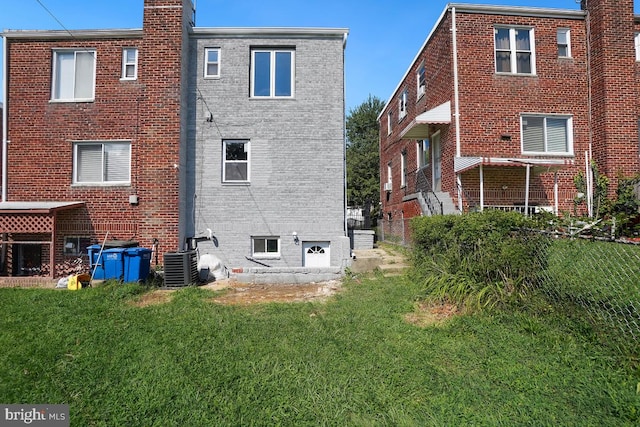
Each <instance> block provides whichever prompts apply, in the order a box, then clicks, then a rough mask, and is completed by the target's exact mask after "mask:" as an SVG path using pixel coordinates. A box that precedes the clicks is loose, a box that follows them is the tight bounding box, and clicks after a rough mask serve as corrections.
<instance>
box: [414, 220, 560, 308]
mask: <svg viewBox="0 0 640 427" xmlns="http://www.w3.org/2000/svg"><path fill="white" fill-rule="evenodd" d="M533 224H534V223H533V221H532V220H531V219H529V218H527V217H524V216H523V215H521V214H519V213H516V212H502V211H498V210H486V211H484V212H476V213H470V214H465V215H460V216H453V215H451V216H433V217H419V218H415V219H414V220H413V222H412V227H413V238H414V241H413V246H414V252H413V255H412V261H413V264H414V267H415V271H416V274H417V275H418V277H419V278H421V279H422V280H424V283H425V286H426V289H425V291H426V292H427V293H428V294H429V295H431V296H432V297H434V298H438V299H443V298H448V299H450V300H453V301H454V302H456V303H458V304H471V305H473V306H475V307H478V308H481V307H486V306H493V305H495V304H499V303H503V302H507V301H508V300H510V299H512V298H521V297H523V296H524V295H525V294H526V293H527V291H528V290H529V289H530V288H531V286H533V285H534V284H535V283H536V281H537V276H538V272H539V271H540V270H541V269H542V268H544V265H541V264H542V262H541V260H544V259H545V258H546V257H545V253H546V246H547V242H548V239H547V238H546V237H544V236H542V235H541V234H539V233H530V232H527V230H529V229H531V228H533Z"/></svg>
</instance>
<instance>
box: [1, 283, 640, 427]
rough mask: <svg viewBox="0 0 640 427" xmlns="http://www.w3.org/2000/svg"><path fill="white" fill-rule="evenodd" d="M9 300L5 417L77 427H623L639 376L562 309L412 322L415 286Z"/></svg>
mask: <svg viewBox="0 0 640 427" xmlns="http://www.w3.org/2000/svg"><path fill="white" fill-rule="evenodd" d="M143 291H144V289H143V288H141V287H139V286H136V285H120V286H105V287H96V288H90V289H84V290H82V291H77V292H71V291H52V290H42V289H0V327H1V328H2V331H3V333H2V335H0V402H4V403H67V404H69V405H70V409H71V424H72V425H82V426H103V425H104V426H107V425H108V426H116V425H145V426H153V425H157V426H172V425H190V426H211V425H222V426H224V425H296V426H299V425H313V426H316V425H336V426H345V425H353V426H371V425H394V426H414V425H416V426H425V425H435V426H440V425H442V426H448V425H451V426H458V425H487V426H495V425H542V426H544V425H553V426H557V425H564V426H571V425H575V426H589V425H594V426H595V425H597V426H609V425H610V426H624V425H630V426H631V425H637V424H638V422H640V395H639V394H638V391H637V387H638V383H639V382H640V373H639V372H635V371H633V370H632V369H631V368H630V367H628V366H624V365H621V364H620V363H619V361H618V360H617V359H616V358H615V357H614V356H613V355H612V354H610V353H608V352H607V351H606V349H604V348H602V347H599V346H598V345H597V344H596V343H595V342H594V341H592V340H590V338H589V336H588V335H585V334H584V332H585V331H584V330H582V329H580V328H578V327H577V326H575V325H573V324H571V323H567V322H566V321H563V320H562V317H560V316H557V315H556V313H554V312H553V310H552V309H551V308H547V309H546V311H545V312H544V314H541V315H536V314H532V311H531V310H529V311H528V312H525V311H514V312H510V313H506V312H501V313H494V314H488V313H485V314H476V315H464V316H456V317H454V318H452V319H450V320H449V321H447V322H446V323H444V324H441V325H438V326H432V327H426V328H421V327H417V326H415V325H412V324H409V323H407V322H406V321H405V320H404V317H405V315H406V314H407V313H409V312H411V311H412V310H413V309H414V306H415V298H416V296H417V295H419V294H420V289H419V288H418V286H417V285H415V284H413V283H412V282H410V281H409V280H408V279H406V278H404V277H394V278H383V277H381V276H378V277H369V278H360V279H352V280H350V281H348V283H347V284H346V286H345V290H344V291H343V292H342V293H340V294H338V295H337V296H336V297H334V298H333V299H332V300H331V301H329V302H327V303H318V302H314V303H296V304H268V305H252V306H247V307H240V306H222V305H218V304H215V303H212V302H211V301H210V298H211V297H212V296H213V295H214V294H213V293H212V292H211V291H206V290H203V289H198V288H187V289H183V290H180V291H178V292H176V293H175V294H174V297H173V299H172V300H171V302H169V303H166V304H159V305H151V306H147V307H143V308H141V307H136V306H135V305H133V304H131V302H132V301H135V300H136V299H137V298H138V297H139V296H140V293H141V292H143Z"/></svg>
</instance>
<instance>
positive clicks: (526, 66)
mask: <svg viewBox="0 0 640 427" xmlns="http://www.w3.org/2000/svg"><path fill="white" fill-rule="evenodd" d="M494 33H495V52H496V72H498V73H511V74H535V73H536V65H535V43H534V36H533V29H531V28H508V27H496V28H495V29H494Z"/></svg>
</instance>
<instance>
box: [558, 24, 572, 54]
mask: <svg viewBox="0 0 640 427" xmlns="http://www.w3.org/2000/svg"><path fill="white" fill-rule="evenodd" d="M562 37H564V40H562ZM557 39H558V58H571V30H570V29H569V28H558V31H557ZM562 50H566V55H562Z"/></svg>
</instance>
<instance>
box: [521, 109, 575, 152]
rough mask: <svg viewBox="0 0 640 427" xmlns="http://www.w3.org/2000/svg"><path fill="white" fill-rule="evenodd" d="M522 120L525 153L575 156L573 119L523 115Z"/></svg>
mask: <svg viewBox="0 0 640 427" xmlns="http://www.w3.org/2000/svg"><path fill="white" fill-rule="evenodd" d="M521 120H522V152H523V153H536V154H538V153H540V154H565V155H571V154H573V131H572V119H571V117H566V116H534V115H523V116H522V117H521Z"/></svg>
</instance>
